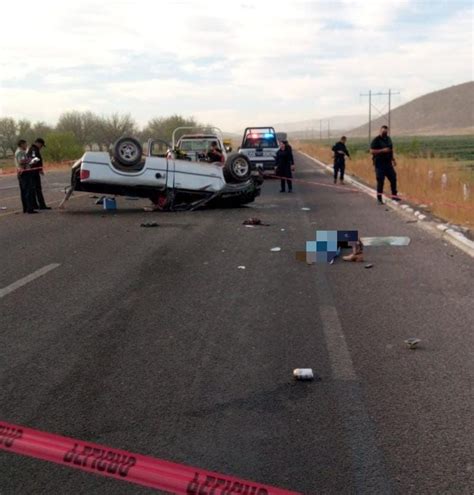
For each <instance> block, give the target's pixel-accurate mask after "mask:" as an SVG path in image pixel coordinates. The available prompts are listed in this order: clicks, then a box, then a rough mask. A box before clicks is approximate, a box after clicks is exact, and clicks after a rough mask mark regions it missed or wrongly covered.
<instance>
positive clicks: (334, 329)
mask: <svg viewBox="0 0 474 495" xmlns="http://www.w3.org/2000/svg"><path fill="white" fill-rule="evenodd" d="M297 168H298V172H297V177H298V179H302V180H308V181H312V182H318V183H322V184H324V185H316V184H306V183H297V184H296V185H295V192H294V193H293V194H287V193H286V194H281V193H279V183H278V182H277V181H275V180H268V181H266V182H265V185H264V189H263V194H262V196H261V197H260V198H258V199H257V200H256V202H255V203H253V204H252V205H251V206H250V207H247V208H239V209H231V210H230V209H229V210H205V211H197V212H185V213H146V212H144V211H143V209H142V208H143V206H144V205H146V202H144V201H141V200H140V201H128V200H126V199H125V198H120V199H119V200H118V207H119V209H118V210H117V211H116V212H115V213H111V212H104V211H103V210H102V209H101V208H100V207H99V206H95V205H94V200H93V199H91V198H90V197H89V195H88V194H85V195H82V196H80V197H78V196H76V197H75V199H73V200H72V201H70V202H69V204H68V206H67V209H66V210H65V211H60V210H54V209H53V210H51V211H47V212H42V213H40V214H38V215H23V214H22V213H15V209H17V208H18V206H19V201H18V198H17V197H16V196H17V195H18V193H17V184H16V182H15V178H11V177H10V178H1V179H0V206H7V207H8V209H7V210H1V211H0V236H1V276H0V290H1V289H2V288H8V287H10V289H9V290H8V291H3V292H0V295H1V299H0V308H1V331H0V420H3V421H6V422H11V423H16V424H20V425H24V426H28V427H32V428H37V429H40V430H45V431H49V432H53V433H58V434H61V435H65V436H71V437H74V438H79V439H82V440H86V441H90V442H96V443H101V444H104V445H107V446H111V447H116V448H121V449H125V450H129V451H131V452H137V453H142V454H145V455H150V456H153V457H156V458H160V459H166V460H170V461H174V462H178V463H184V464H187V465H191V466H197V467H201V468H203V469H207V470H213V471H217V472H221V473H226V474H229V475H234V476H238V477H241V478H245V479H250V480H254V481H259V482H262V483H267V484H270V485H274V486H278V487H282V488H288V489H291V490H295V491H299V492H302V493H305V494H365V493H367V494H386V493H387V494H388V493H394V494H468V493H473V492H474V458H473V445H474V442H473V440H474V429H473V412H474V407H473V393H472V392H473V375H474V360H473V358H472V357H473V349H474V333H473V328H474V321H473V280H474V266H473V262H472V260H471V258H469V257H468V256H467V255H465V254H464V253H462V252H461V251H459V250H457V249H456V248H455V247H452V246H450V245H447V244H445V243H443V241H441V240H439V239H436V238H434V237H431V235H430V234H428V233H426V232H424V231H423V230H422V229H420V228H419V227H418V226H417V225H416V224H413V223H406V220H405V219H404V218H403V217H401V216H399V214H398V213H396V212H394V211H391V210H388V209H386V208H385V207H383V206H378V205H377V204H375V201H374V200H373V199H371V198H370V197H368V196H366V195H364V194H363V193H357V192H352V191H347V189H344V187H337V188H333V187H326V186H330V185H331V184H332V181H331V178H330V177H329V176H328V175H325V174H324V173H323V172H322V171H321V170H319V169H317V167H316V166H315V165H314V164H313V163H312V162H310V161H309V160H308V159H306V158H304V157H302V156H301V155H300V156H298V157H297ZM67 178H68V174H67V173H66V172H55V173H49V174H47V175H46V176H45V180H44V184H45V196H46V199H47V201H49V202H50V203H51V204H53V205H54V204H57V202H58V201H59V200H60V199H61V197H62V193H61V189H62V188H63V187H64V185H65V183H66V182H67ZM55 202H56V203H55ZM303 207H306V208H310V210H309V211H304V210H302V208H303ZM250 216H257V217H259V218H261V219H262V220H263V221H264V222H266V223H269V224H270V226H262V227H256V228H247V227H245V226H243V225H242V222H243V221H244V220H245V219H246V218H248V217H250ZM144 221H156V222H158V223H159V227H157V228H149V229H145V228H141V227H140V224H141V223H142V222H144ZM283 229H284V230H283ZM316 229H319V230H326V229H330V230H332V229H339V230H343V229H344V230H349V229H352V230H359V232H360V234H361V235H362V236H385V235H404V236H409V237H410V238H411V243H410V245H409V246H407V247H377V248H375V247H373V248H366V252H365V258H366V262H368V263H372V264H373V265H374V266H373V268H371V269H365V268H364V265H365V263H347V262H343V261H341V260H337V261H336V263H335V264H333V265H326V264H315V265H307V264H306V263H304V262H301V261H297V260H296V257H295V253H296V252H298V251H303V250H304V249H305V245H306V241H309V240H312V239H314V237H315V231H316ZM277 246H278V247H281V251H280V252H271V248H273V247H277ZM49 265H51V266H49ZM56 265H57V266H56ZM47 266H49V268H50V270H49V271H48V272H47V273H44V274H43V275H41V276H38V277H37V278H33V277H31V280H30V279H27V280H29V282H28V283H26V284H25V285H23V286H21V287H17V286H16V285H12V284H15V282H17V281H18V280H20V279H23V278H24V277H27V276H28V275H30V274H32V273H36V272H37V270H40V269H42V268H43V267H47ZM239 266H245V267H246V268H245V270H243V269H239V268H238V267H239ZM409 337H418V338H420V339H421V340H422V342H421V344H420V348H419V349H417V350H415V351H412V350H409V349H407V347H406V346H405V344H404V342H403V341H404V340H405V339H406V338H409ZM298 367H311V368H313V370H314V371H315V372H316V373H317V374H318V375H319V376H320V377H321V381H313V382H295V381H294V380H293V378H292V371H293V369H294V368H298ZM0 467H1V468H0V493H1V494H2V495H3V494H8V495H9V494H48V495H49V494H91V493H94V494H95V493H97V494H118V493H120V494H139V493H151V490H148V489H146V488H142V487H138V486H135V485H131V484H127V483H122V482H120V481H116V480H111V479H106V478H101V477H98V476H94V475H90V474H87V473H83V472H80V471H76V470H71V469H67V468H63V467H61V466H57V465H54V464H50V463H46V462H43V461H40V460H35V459H30V458H24V457H20V456H17V455H15V454H10V453H4V452H0Z"/></svg>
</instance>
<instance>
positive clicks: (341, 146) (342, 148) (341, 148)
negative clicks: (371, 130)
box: [332, 136, 351, 184]
mask: <svg viewBox="0 0 474 495" xmlns="http://www.w3.org/2000/svg"><path fill="white" fill-rule="evenodd" d="M346 141H347V138H346V136H342V137H341V139H340V140H339V141H338V142H337V143H336V144H335V145H334V146H333V147H332V151H333V152H334V184H336V183H337V176H338V175H339V181H340V183H341V184H344V171H345V170H346V156H347V158H349V159H350V158H351V155H350V154H349V150H348V149H347V148H346Z"/></svg>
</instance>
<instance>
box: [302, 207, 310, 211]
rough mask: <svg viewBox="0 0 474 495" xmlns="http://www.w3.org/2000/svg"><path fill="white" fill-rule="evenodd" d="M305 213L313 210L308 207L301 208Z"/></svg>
mask: <svg viewBox="0 0 474 495" xmlns="http://www.w3.org/2000/svg"><path fill="white" fill-rule="evenodd" d="M301 209H302V210H303V211H311V208H307V207H306V206H305V207H303V208H301Z"/></svg>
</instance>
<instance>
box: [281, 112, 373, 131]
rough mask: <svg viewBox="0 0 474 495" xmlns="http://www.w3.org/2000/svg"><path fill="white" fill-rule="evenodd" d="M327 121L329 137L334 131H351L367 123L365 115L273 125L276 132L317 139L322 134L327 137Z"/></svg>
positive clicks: (339, 116) (338, 116) (340, 116)
mask: <svg viewBox="0 0 474 495" xmlns="http://www.w3.org/2000/svg"><path fill="white" fill-rule="evenodd" d="M328 121H329V123H330V128H329V131H330V133H331V135H333V133H334V132H335V131H337V132H340V131H343V130H347V129H353V128H354V127H357V126H360V125H362V124H364V123H365V122H367V114H365V115H336V116H333V117H326V118H324V119H310V120H301V121H299V122H287V123H280V124H275V126H274V127H275V129H276V130H277V131H282V132H288V133H291V134H306V135H312V136H313V137H319V134H320V132H322V135H323V137H326V136H327V135H328Z"/></svg>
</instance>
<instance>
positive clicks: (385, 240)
mask: <svg viewBox="0 0 474 495" xmlns="http://www.w3.org/2000/svg"><path fill="white" fill-rule="evenodd" d="M361 241H362V243H363V244H364V246H375V247H379V246H408V244H410V238H409V237H403V236H401V237H397V236H389V237H362V238H361Z"/></svg>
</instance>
